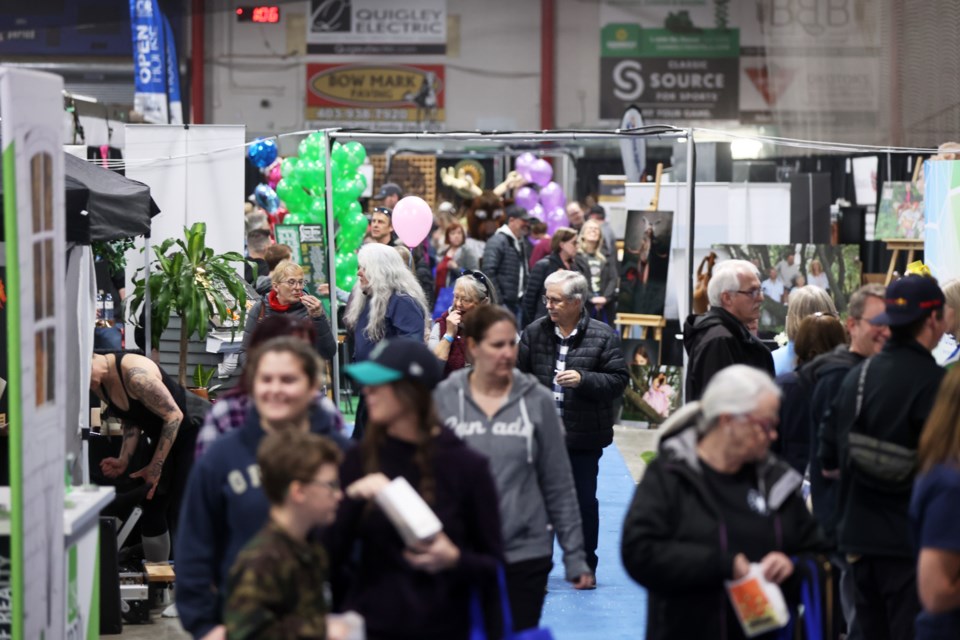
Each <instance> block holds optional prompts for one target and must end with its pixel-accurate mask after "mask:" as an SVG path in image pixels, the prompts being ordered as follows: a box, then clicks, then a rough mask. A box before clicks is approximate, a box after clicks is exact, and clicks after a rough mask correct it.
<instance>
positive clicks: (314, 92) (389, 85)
mask: <svg viewBox="0 0 960 640" xmlns="http://www.w3.org/2000/svg"><path fill="white" fill-rule="evenodd" d="M444 118H445V113H444V66H443V65H436V64H308V65H307V105H306V119H307V120H308V121H310V122H312V123H317V124H324V125H338V126H353V127H362V126H365V125H369V124H376V125H377V126H378V127H379V128H394V129H406V128H417V129H424V128H427V129H431V128H438V126H439V124H440V123H442V122H443V121H444Z"/></svg>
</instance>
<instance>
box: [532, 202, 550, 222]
mask: <svg viewBox="0 0 960 640" xmlns="http://www.w3.org/2000/svg"><path fill="white" fill-rule="evenodd" d="M527 213H529V214H530V215H531V216H533V217H534V218H536V219H537V220H539V221H540V222H543V216H544V214H545V213H546V212H545V211H544V210H543V205H542V204H540V203H539V202H538V203H537V204H536V205H534V206H533V208H531V209H527Z"/></svg>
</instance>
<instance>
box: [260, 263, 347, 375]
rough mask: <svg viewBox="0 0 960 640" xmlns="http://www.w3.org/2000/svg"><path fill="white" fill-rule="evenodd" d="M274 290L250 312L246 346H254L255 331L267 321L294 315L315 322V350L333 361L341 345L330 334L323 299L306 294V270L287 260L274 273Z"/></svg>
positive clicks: (272, 274) (322, 356) (272, 279)
mask: <svg viewBox="0 0 960 640" xmlns="http://www.w3.org/2000/svg"><path fill="white" fill-rule="evenodd" d="M270 281H271V282H272V285H273V287H272V289H271V290H270V293H268V294H267V295H265V296H263V299H262V300H260V301H259V302H257V303H256V304H254V305H253V308H252V309H250V311H249V312H248V313H247V322H246V325H245V326H244V331H243V346H244V348H246V347H247V346H248V345H249V343H250V337H251V336H252V335H253V330H254V329H256V328H257V323H259V322H260V321H261V320H263V319H264V318H266V317H268V316H271V315H274V314H280V313H285V314H290V315H291V316H293V317H295V318H305V319H308V320H310V322H312V323H313V328H314V330H315V331H316V333H317V337H316V340H315V341H314V343H313V347H314V349H316V350H317V353H319V354H320V357H321V358H323V359H324V360H329V359H330V358H332V357H333V354H334V353H336V351H337V342H336V340H334V339H333V333H331V331H330V321H329V320H327V317H326V314H324V312H323V305H322V304H321V303H320V299H319V298H317V297H316V296H312V295H310V294H308V293H306V292H305V291H304V288H303V287H304V280H303V268H302V267H300V265H298V264H296V263H295V262H292V261H290V260H284V261H283V262H281V263H280V264H278V265H277V268H276V269H274V270H273V271H271V272H270Z"/></svg>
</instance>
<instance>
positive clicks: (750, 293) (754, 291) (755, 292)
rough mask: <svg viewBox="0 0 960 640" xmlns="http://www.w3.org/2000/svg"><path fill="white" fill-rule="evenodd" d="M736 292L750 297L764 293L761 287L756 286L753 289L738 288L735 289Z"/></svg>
mask: <svg viewBox="0 0 960 640" xmlns="http://www.w3.org/2000/svg"><path fill="white" fill-rule="evenodd" d="M734 293H739V294H741V295H744V296H747V297H750V298H757V297H759V296H762V295H763V290H761V289H760V287H754V288H753V289H747V290H746V291H740V290H737V291H734Z"/></svg>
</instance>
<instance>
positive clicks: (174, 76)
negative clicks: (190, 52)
mask: <svg viewBox="0 0 960 640" xmlns="http://www.w3.org/2000/svg"><path fill="white" fill-rule="evenodd" d="M163 33H164V36H165V37H164V41H165V42H166V45H167V102H168V107H169V109H170V124H183V105H182V104H181V102H180V66H179V65H178V64H177V39H176V38H174V37H173V29H171V28H170V21H169V20H167V16H163Z"/></svg>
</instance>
